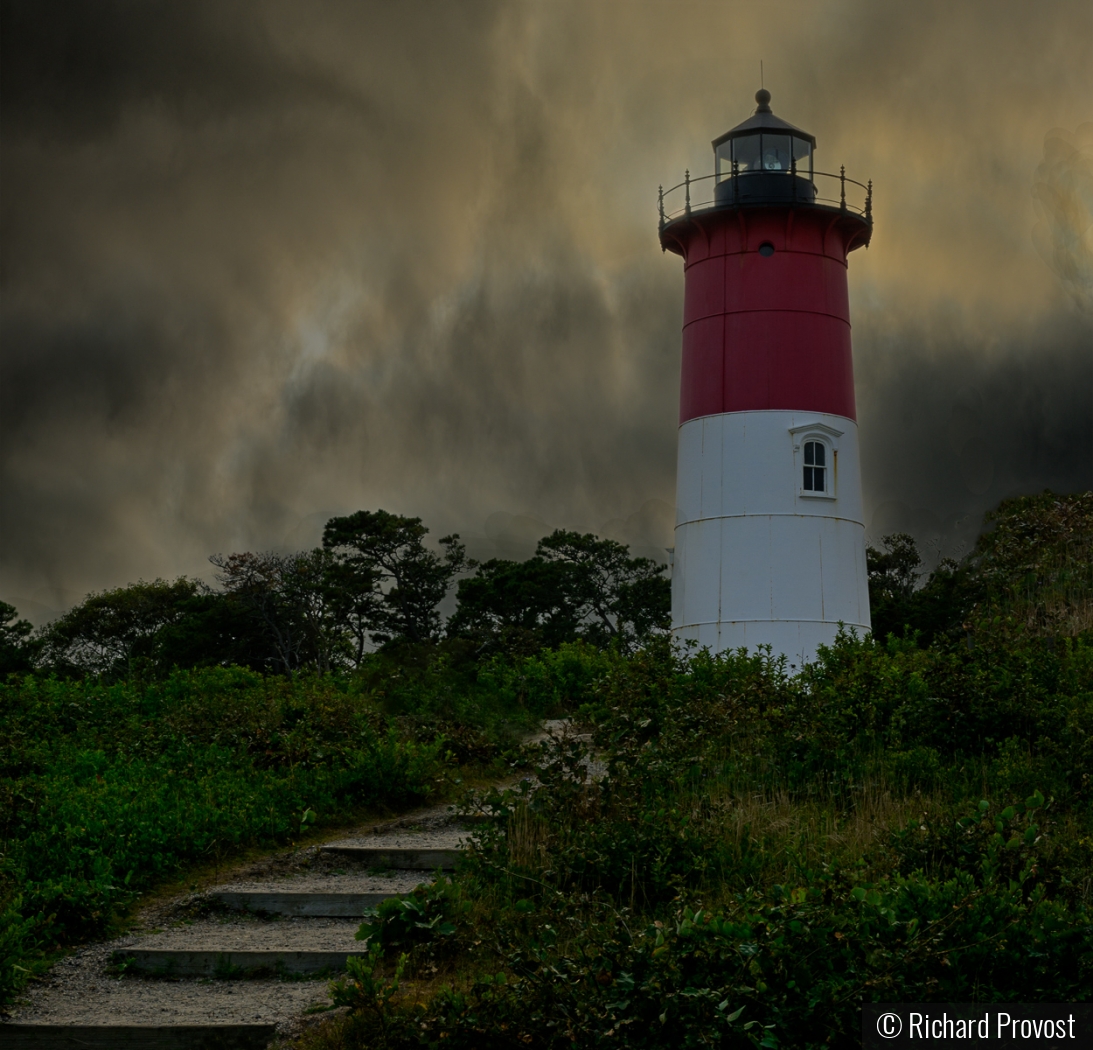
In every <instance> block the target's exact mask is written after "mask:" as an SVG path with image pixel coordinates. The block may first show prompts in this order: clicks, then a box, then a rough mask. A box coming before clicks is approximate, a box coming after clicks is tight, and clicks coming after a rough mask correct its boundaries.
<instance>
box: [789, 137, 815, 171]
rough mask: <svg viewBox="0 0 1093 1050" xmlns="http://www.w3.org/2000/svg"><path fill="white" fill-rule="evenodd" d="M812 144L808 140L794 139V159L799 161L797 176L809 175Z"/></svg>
mask: <svg viewBox="0 0 1093 1050" xmlns="http://www.w3.org/2000/svg"><path fill="white" fill-rule="evenodd" d="M811 154H812V143H811V142H809V141H808V139H799V138H797V137H796V136H794V138H793V159H794V160H796V161H797V174H798V175H807V174H808V172H809V170H810V168H809V165H810V163H811V160H810V158H811Z"/></svg>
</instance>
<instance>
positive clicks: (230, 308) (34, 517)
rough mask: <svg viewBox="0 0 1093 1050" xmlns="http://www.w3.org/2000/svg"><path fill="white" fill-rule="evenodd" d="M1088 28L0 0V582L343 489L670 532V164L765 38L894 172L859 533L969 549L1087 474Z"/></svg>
mask: <svg viewBox="0 0 1093 1050" xmlns="http://www.w3.org/2000/svg"><path fill="white" fill-rule="evenodd" d="M760 8H761V9H760ZM1088 23H1090V15H1089V13H1088V11H1087V9H1086V7H1085V5H1083V4H1080V3H1057V4H1049V5H1046V6H1040V7H1038V8H1037V9H1036V10H1035V11H1034V10H1033V9H1032V8H1031V6H1030V5H1026V4H1009V3H986V2H983V3H968V4H964V5H957V6H956V7H955V8H954V7H953V5H943V4H940V3H932V2H924V3H922V4H919V5H914V7H913V8H912V7H909V5H905V4H895V3H891V4H889V3H875V2H872V0H870V2H865V0H842V2H832V3H827V4H820V3H818V4H807V5H806V4H796V3H783V4H778V3H772V4H765V5H748V4H743V3H717V4H714V3H693V4H672V5H667V4H655V3H609V2H602V3H595V4H587V3H564V2H561V0H557V2H551V3H532V2H528V3H485V2H483V3H458V4H457V3H450V2H431V3H430V2H414V3H405V4H398V5H395V4H387V3H368V4H365V3H310V4H300V3H273V2H265V3H254V4H247V3H233V4H211V3H210V4H202V3H185V4H182V3H169V4H168V3H164V4H156V3H148V2H141V3H137V2H133V3H121V2H114V3H102V2H96V3H87V4H79V3H70V4H64V5H41V4H13V3H6V4H5V5H4V7H3V24H2V26H0V28H2V37H0V42H2V47H3V55H2V64H0V76H2V77H3V82H2V97H0V101H2V113H0V120H2V124H0V127H2V133H3V153H2V158H0V160H2V165H3V171H2V175H3V186H4V193H3V200H2V213H0V222H2V227H0V234H2V249H0V250H2V258H0V265H2V271H0V273H2V282H3V284H2V291H3V302H2V309H3V314H2V325H3V328H2V335H3V352H4V363H3V386H2V389H0V398H2V401H0V409H2V412H3V416H2V419H0V438H2V455H3V460H2V471H3V473H2V476H0V485H2V494H0V495H2V499H3V508H2V529H3V563H2V569H3V575H2V579H0V588H2V591H0V593H2V594H3V595H4V596H15V597H25V598H28V599H32V600H34V601H37V602H40V603H42V604H44V605H47V606H51V607H53V608H57V607H61V606H63V605H64V604H66V603H68V602H70V601H72V600H74V599H76V598H78V597H79V596H80V595H81V594H82V593H83V592H84V591H86V590H87V589H89V588H92V587H103V586H108V585H113V584H117V583H123V582H126V581H128V580H131V579H135V578H136V577H138V576H144V577H152V576H155V575H165V576H170V575H174V574H177V573H182V572H186V573H199V574H200V573H202V572H204V570H205V564H204V558H205V556H206V555H207V554H208V553H209V552H211V551H216V550H231V549H241V548H247V547H250V548H255V547H267V546H273V545H282V544H284V545H290V546H292V545H297V546H299V545H305V544H310V543H313V542H314V541H315V539H316V538H317V536H318V532H319V530H320V528H321V524H322V521H323V520H324V518H325V517H326V516H328V515H329V514H332V513H337V512H344V511H347V510H352V509H356V508H357V507H377V506H383V507H385V508H387V509H390V510H395V511H400V512H403V513H412V514H421V515H422V516H423V517H424V518H425V519H426V522H427V523H428V524H430V525H432V526H433V527H434V531H435V532H436V533H437V534H440V533H442V532H444V531H448V530H452V529H458V530H459V531H461V532H462V533H463V534H464V535H465V536H468V535H469V536H470V537H471V542H472V549H473V550H474V551H475V552H476V553H479V554H482V555H487V554H489V553H492V552H495V551H501V552H506V553H519V552H526V551H528V550H530V548H531V546H533V544H534V540H535V537H536V534H537V533H541V532H542V531H544V530H545V529H547V528H549V527H553V526H556V525H567V526H577V527H583V528H591V529H599V530H601V531H603V532H604V533H605V534H610V535H615V536H617V537H618V538H620V539H624V540H625V541H626V542H629V543H633V544H635V545H637V546H639V547H644V548H646V549H648V550H650V551H651V550H652V549H653V548H655V547H656V546H657V545H660V546H664V545H668V544H670V543H671V534H670V520H671V510H670V504H671V503H672V501H673V499H674V467H675V419H676V402H677V396H678V374H677V373H678V355H679V323H680V318H681V313H682V301H681V298H682V276H681V274H680V272H679V266H678V260H676V259H675V258H674V257H672V256H667V257H665V256H662V255H661V253H660V252H659V251H658V250H657V245H656V240H655V210H654V202H655V188H656V185H657V183H659V182H665V183H667V182H670V181H674V180H675V178H676V177H677V176H679V175H681V174H682V170H683V169H684V168H685V167H687V166H690V167H691V168H692V169H693V170H699V171H704V170H705V169H706V168H707V167H708V164H709V162H708V156H707V154H708V149H709V146H708V143H709V140H710V138H711V137H713V136H714V135H715V134H718V133H720V132H721V131H723V130H725V129H726V128H727V127H729V126H731V125H732V124H734V123H736V122H737V121H738V120H740V119H742V118H743V117H744V116H746V115H747V114H748V112H749V111H750V108H751V103H750V98H751V95H752V93H753V92H754V90H755V87H756V86H757V85H756V84H755V80H756V73H757V69H758V59H759V58H760V57H764V58H765V60H766V69H767V86H768V87H771V88H773V89H774V91H775V109H776V111H778V112H780V113H782V114H784V115H785V116H787V117H788V118H789V119H791V120H793V121H794V122H795V123H797V124H799V125H802V126H805V127H808V128H809V129H810V130H812V131H814V132H816V133H817V135H818V136H819V138H820V147H821V149H820V154H819V155H818V159H820V160H822V162H823V164H824V165H826V166H827V167H828V169H829V170H831V169H834V170H837V167H838V164H839V163H842V162H843V161H845V163H846V164H847V165H848V169H849V173H850V174H855V175H861V176H862V177H868V176H871V177H873V178H874V180H875V181H876V185H877V221H878V225H877V231H876V236H875V238H874V243H873V245H872V246H871V248H870V249H869V252H868V253H865V252H858V253H855V255H854V256H853V257H852V260H851V279H852V300H853V315H854V320H855V352H856V357H857V362H858V379H859V397H858V400H859V409H860V416H861V421H862V440H863V450H864V456H865V458H864V467H865V488H866V499H867V503H868V505H869V507H870V511H869V513H870V515H871V525H872V528H873V531H874V533H876V532H877V530H878V529H880V530H882V531H894V530H896V529H901V528H909V529H913V530H915V531H916V532H917V533H918V534H919V535H920V538H922V539H923V541H924V542H927V543H930V542H933V543H934V544H935V546H937V547H938V549H940V548H942V547H944V548H945V553H951V552H952V551H953V550H955V548H956V547H957V546H958V545H959V544H960V543H962V542H964V543H966V542H968V540H969V538H970V537H971V536H973V535H974V531H975V524H976V523H977V522H978V521H979V519H980V517H981V515H982V513H983V511H984V510H985V509H986V508H987V507H989V506H990V505H992V504H993V503H994V502H997V500H998V499H999V498H1001V497H1002V496H1004V495H1008V494H1012V493H1015V492H1020V491H1029V490H1035V489H1039V488H1042V487H1043V486H1044V485H1053V486H1055V487H1058V488H1064V489H1065V488H1076V487H1079V486H1088V485H1089V484H1090V482H1091V478H1090V470H1091V467H1090V458H1091V450H1090V444H1091V436H1090V416H1091V411H1090V383H1091V377H1090V366H1089V360H1090V355H1089V340H1088V336H1089V333H1088V314H1083V313H1082V311H1081V310H1078V309H1076V307H1075V305H1074V304H1075V302H1076V301H1077V300H1078V299H1080V294H1079V293H1080V289H1081V287H1082V285H1081V281H1082V280H1083V279H1084V278H1083V277H1082V274H1083V272H1084V271H1082V269H1081V267H1082V265H1084V264H1083V262H1082V260H1088V254H1089V251H1088V245H1089V241H1088V221H1087V219H1088V209H1087V211H1086V212H1083V211H1082V207H1086V206H1087V205H1088V194H1087V193H1086V191H1085V189H1083V187H1085V186H1086V185H1087V183H1086V182H1083V181H1082V178H1083V175H1082V173H1083V171H1088V167H1083V165H1087V163H1088V160H1087V158H1088V154H1087V153H1083V152H1082V150H1083V149H1085V146H1084V145H1083V143H1084V142H1085V139H1084V138H1083V137H1082V136H1083V135H1084V132H1081V131H1080V128H1079V125H1081V124H1082V122H1083V121H1085V120H1088V119H1089V115H1088V113H1087V112H1085V110H1083V106H1085V109H1088V106H1087V100H1088V95H1089V72H1088V70H1089V67H1090V63H1089V51H1090V47H1089V44H1088V42H1085V43H1083V39H1085V38H1087V37H1088V35H1089V34H1088V33H1087V34H1085V36H1084V37H1083V34H1082V33H1081V32H1080V31H1078V30H1080V27H1081V26H1082V25H1086V26H1087V28H1088ZM1052 128H1055V129H1062V130H1061V131H1057V133H1056V134H1055V137H1054V138H1053V139H1051V142H1053V143H1056V145H1052V146H1050V148H1049V150H1048V152H1046V153H1045V151H1044V138H1045V133H1047V132H1048V131H1049V130H1050V129H1052ZM1067 129H1069V130H1067ZM1075 129H1078V130H1075ZM1049 138H1050V136H1049ZM1058 142H1063V143H1066V144H1068V148H1069V149H1070V152H1069V153H1068V152H1067V151H1066V150H1065V149H1062V148H1061V147H1059V146H1058V145H1057V143H1058ZM1083 158H1084V159H1083ZM1034 187H1040V188H1039V189H1037V190H1036V193H1037V196H1036V197H1034V196H1033V192H1034ZM1044 187H1046V189H1045V188H1044ZM1083 193H1085V196H1083ZM1037 208H1039V209H1040V210H1039V212H1038V211H1037V210H1036V209H1037ZM1083 215H1085V216H1086V218H1085V219H1083ZM1083 222H1085V225H1084V226H1083V225H1082V223H1083ZM1037 223H1039V224H1040V226H1037ZM1034 227H1036V228H1037V229H1040V231H1041V232H1040V233H1039V234H1037V235H1035V237H1036V240H1035V243H1034V235H1033V233H1032V231H1033V228H1034ZM1045 245H1046V247H1045ZM1059 245H1063V246H1064V248H1065V249H1066V250H1065V252H1064V253H1063V254H1062V255H1060V254H1059V251H1058V250H1057V247H1058V246H1059ZM1038 252H1039V254H1038ZM1045 252H1046V256H1045V258H1046V264H1045V258H1041V256H1044V255H1045ZM1083 252H1084V253H1085V254H1084V255H1083ZM1060 267H1062V269H1060ZM1075 275H1077V276H1075ZM1076 282H1077V283H1076ZM1075 289H1078V291H1077V292H1076V291H1075ZM969 523H971V524H969Z"/></svg>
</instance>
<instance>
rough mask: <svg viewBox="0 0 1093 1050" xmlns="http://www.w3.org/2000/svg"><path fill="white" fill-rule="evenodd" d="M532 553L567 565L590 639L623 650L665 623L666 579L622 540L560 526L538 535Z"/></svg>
mask: <svg viewBox="0 0 1093 1050" xmlns="http://www.w3.org/2000/svg"><path fill="white" fill-rule="evenodd" d="M535 553H536V554H537V555H539V556H540V557H541V558H543V559H544V560H545V561H548V562H554V563H560V564H563V565H568V566H570V567H571V569H572V582H571V586H572V588H573V590H572V598H571V600H572V601H573V602H574V607H575V612H576V615H577V618H578V620H579V621H580V623H581V624H582V632H581V633H582V635H583V637H585V638H587V639H588V640H589V641H591V642H594V643H595V644H597V645H608V644H610V643H612V642H614V643H616V644H618V645H619V647H620V648H621V649H623V651H627V650H630V649H632V648H634V646H635V645H637V644H638V643H640V642H642V641H644V640H645V639H646V638H647V637H648V636H649V634H650V633H651V632H653V631H655V630H664V629H666V628H668V627H669V626H670V623H671V610H672V591H671V584H670V583H669V581H668V578H667V577H666V576H665V575H664V566H663V565H658V564H657V563H656V562H655V561H653V560H652V559H651V558H631V557H630V548H629V547H627V546H625V545H624V544H622V543H616V542H615V541H614V540H602V539H599V538H597V537H596V536H594V535H592V534H591V533H585V534H584V535H582V534H580V533H577V532H567V531H565V530H563V529H557V530H556V531H554V532H552V533H551V534H550V535H549V536H547V537H545V538H544V539H541V540H540V541H539V546H538V548H537V549H536V552H535Z"/></svg>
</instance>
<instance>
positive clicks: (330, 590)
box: [209, 549, 347, 674]
mask: <svg viewBox="0 0 1093 1050" xmlns="http://www.w3.org/2000/svg"><path fill="white" fill-rule="evenodd" d="M209 560H210V561H211V562H212V563H213V564H214V565H215V566H216V567H217V568H218V569H219V570H220V572H219V573H217V576H216V579H217V582H218V583H220V584H221V586H223V587H224V589H225V592H226V593H227V594H228V595H229V596H230V597H231V598H232V599H233V600H235V601H236V602H239V603H241V604H242V605H244V606H246V607H247V608H248V609H250V610H251V612H252V613H253V615H254V616H255V617H256V618H257V620H258V621H259V622H260V623H261V625H262V628H263V630H264V633H265V636H266V639H267V640H268V642H269V645H270V648H271V652H270V661H269V662H270V664H271V665H272V667H273V668H274V669H276V670H278V671H281V672H283V673H285V674H291V673H292V672H294V671H297V670H299V669H300V668H302V667H313V668H315V669H316V670H318V671H329V670H330V669H331V668H332V667H334V666H335V665H336V664H337V663H339V662H341V658H342V657H343V656H344V654H345V651H346V648H347V647H346V644H345V627H344V616H343V610H344V600H343V596H342V595H341V594H340V593H339V591H338V588H337V586H336V582H335V575H336V574H335V571H334V570H335V566H334V559H333V557H332V556H331V554H330V553H329V552H328V551H325V550H322V549H316V550H313V551H304V552H299V553H296V554H276V553H273V552H272V551H267V552H265V553H261V554H254V553H250V552H247V553H244V554H232V555H229V556H228V557H224V556H223V555H222V554H214V555H213V556H212V557H211V558H210V559H209Z"/></svg>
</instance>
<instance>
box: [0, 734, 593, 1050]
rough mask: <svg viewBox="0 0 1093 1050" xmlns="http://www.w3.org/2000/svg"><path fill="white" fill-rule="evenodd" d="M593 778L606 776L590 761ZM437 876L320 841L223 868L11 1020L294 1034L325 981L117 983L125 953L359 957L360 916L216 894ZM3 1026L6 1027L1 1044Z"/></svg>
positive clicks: (373, 829) (448, 828)
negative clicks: (336, 850) (242, 906)
mask: <svg viewBox="0 0 1093 1050" xmlns="http://www.w3.org/2000/svg"><path fill="white" fill-rule="evenodd" d="M565 730H566V724H565V723H564V722H562V721H557V722H548V723H546V724H545V725H544V727H543V732H542V733H541V734H539V736H538V737H537V738H536V739H544V738H545V737H546V736H547V734H548V733H553V734H556V735H561V734H562V733H563V732H564V731H565ZM590 766H591V772H592V773H593V775H597V774H599V775H602V773H601V771H600V770H599V769H598V768H597V766H598V763H596V762H592V763H590ZM469 835H470V832H469V831H468V830H467V829H466V828H465V827H463V826H461V825H460V824H459V822H458V817H457V815H456V813H455V810H454V809H453V807H451V806H439V807H435V808H433V809H430V810H426V811H422V812H418V813H414V814H408V815H407V816H404V817H401V818H399V819H397V820H392V821H387V822H385V823H383V824H378V825H371V826H367V827H361V828H358V829H355V830H354V831H352V832H350V833H349V834H347V835H345V836H343V837H341V838H339V839H337V840H334V841H331V842H328V843H326V845H330V846H366V847H381V848H383V849H408V850H421V849H446V850H451V849H458V848H460V847H462V846H465V845H466V843H467V840H468V837H469ZM429 881H432V877H431V876H430V874H429V873H428V872H422V871H400V870H392V871H370V870H368V868H367V867H366V866H364V865H363V864H361V863H359V862H355V861H353V860H352V859H351V858H350V857H346V856H345V855H344V854H324V853H323V852H322V851H321V848H320V847H318V846H311V847H308V848H306V849H301V850H290V851H285V852H282V853H276V854H272V855H270V856H268V857H265V858H263V859H262V860H260V861H258V862H257V863H250V864H245V865H241V866H240V867H238V868H237V869H235V870H233V871H228V872H225V873H224V878H223V880H222V881H218V882H217V884H216V885H211V886H208V887H206V888H205V889H204V891H203V892H201V893H189V894H184V895H181V896H179V897H176V898H173V899H170V900H156V901H153V902H151V903H149V904H147V905H146V906H145V907H144V909H143V911H142V912H141V913H140V914H139V915H138V916H137V918H136V921H135V922H134V923H133V924H132V926H131V929H130V930H129V931H128V932H127V933H126V934H125V935H124V936H122V937H118V938H116V939H115V940H113V941H110V942H106V943H102V944H95V945H90V946H88V947H85V948H82V949H79V950H77V951H75V952H74V953H72V954H71V955H69V956H68V957H66V958H65V959H63V960H62V961H60V962H58V963H57V964H56V965H55V966H54V967H53V969H52V970H51V971H50V973H49V974H48V976H47V977H46V978H45V979H43V980H41V981H36V982H34V983H33V984H32V985H31V986H30V988H28V989H27V992H26V995H25V999H24V1001H23V1002H22V1003H20V1004H18V1005H17V1006H15V1007H14V1008H13V1009H12V1010H11V1013H10V1015H8V1016H7V1017H5V1018H4V1020H8V1021H14V1022H19V1023H22V1024H42V1025H74V1024H94V1025H110V1024H118V1025H158V1024H175V1025H185V1024H189V1025H201V1024H205V1025H207V1024H229V1023H235V1024H242V1023H264V1024H276V1025H277V1029H278V1032H279V1034H281V1035H285V1036H291V1035H293V1034H295V1033H297V1032H299V1031H300V1030H301V1028H302V1027H303V1026H305V1025H306V1024H307V1020H306V1015H307V1014H308V1012H309V1011H312V1010H315V1011H322V1009H323V1008H324V1007H326V1006H329V997H328V992H327V990H328V981H327V980H325V979H324V980H307V979H299V978H296V979H294V978H291V977H288V978H282V979H266V978H254V979H244V980H214V979H210V978H147V977H144V978H142V977H139V976H136V975H134V974H129V975H126V976H120V977H119V976H117V975H116V974H115V973H113V972H112V970H111V966H110V963H111V956H112V953H113V952H114V951H116V950H118V949H171V950H195V951H197V950H200V951H205V952H240V951H281V950H285V951H294V952H301V951H332V952H337V951H353V950H354V949H363V947H364V945H363V944H362V942H360V941H357V940H356V939H355V937H354V934H355V933H356V931H357V929H358V927H359V925H360V923H359V920H357V919H340V918H319V917H306V918H304V917H299V918H297V917H276V916H274V917H269V916H252V915H240V914H234V913H226V912H224V911H223V910H222V909H221V908H220V907H218V905H217V902H216V901H215V900H214V899H213V896H212V895H213V894H215V893H216V892H219V891H228V892H241V891H258V892H286V891H290V892H294V893H320V894H330V893H378V892H380V893H383V892H385V893H389V894H396V893H405V892H408V891H409V890H412V889H413V888H414V887H415V886H418V885H420V884H421V883H422V882H429ZM2 1042H3V1026H2V1025H0V1043H2Z"/></svg>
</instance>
